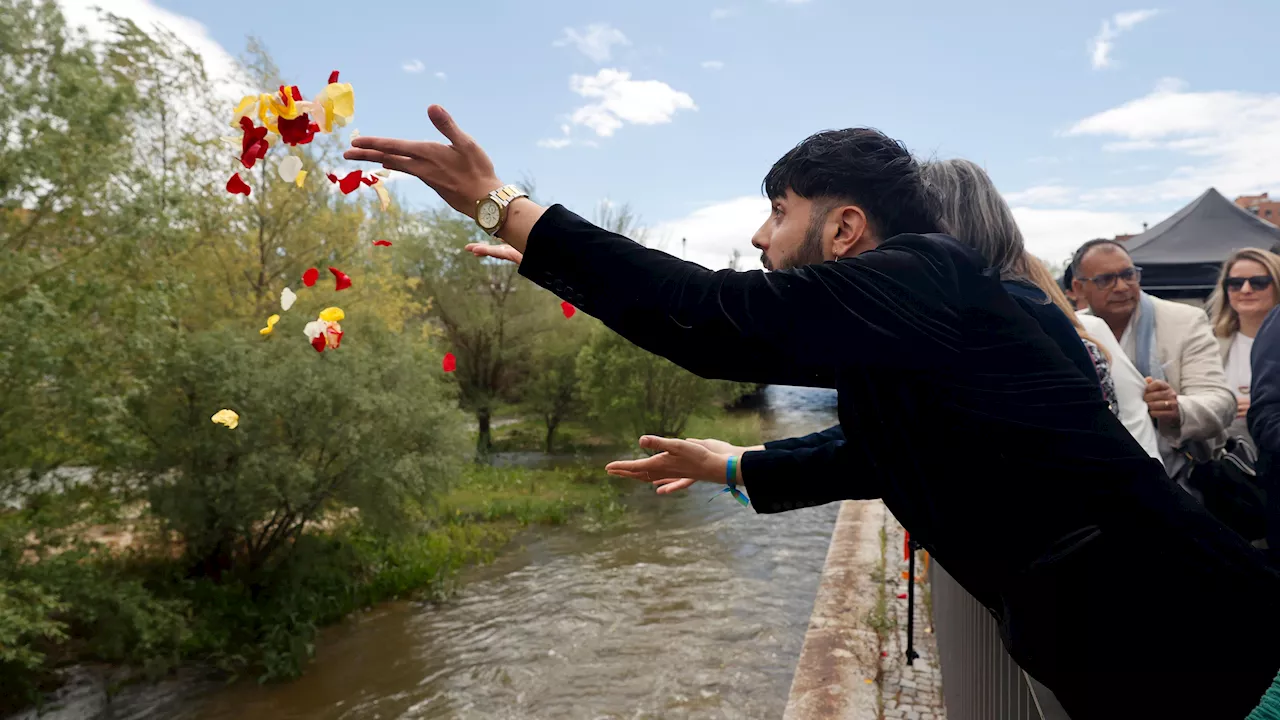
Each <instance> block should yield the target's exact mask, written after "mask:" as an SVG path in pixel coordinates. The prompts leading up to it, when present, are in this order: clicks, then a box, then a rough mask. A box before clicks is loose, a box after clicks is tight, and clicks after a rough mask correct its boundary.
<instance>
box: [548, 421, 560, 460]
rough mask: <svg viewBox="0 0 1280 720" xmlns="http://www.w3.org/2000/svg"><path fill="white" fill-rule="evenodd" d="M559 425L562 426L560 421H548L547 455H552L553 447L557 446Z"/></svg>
mask: <svg viewBox="0 0 1280 720" xmlns="http://www.w3.org/2000/svg"><path fill="white" fill-rule="evenodd" d="M559 425H560V422H559V421H554V422H553V421H551V420H548V421H547V445H546V449H547V454H548V455H550V454H551V451H552V447H553V445H554V444H555V439H556V428H557V427H558V426H559Z"/></svg>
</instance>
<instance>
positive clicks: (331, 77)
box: [329, 70, 338, 85]
mask: <svg viewBox="0 0 1280 720" xmlns="http://www.w3.org/2000/svg"><path fill="white" fill-rule="evenodd" d="M336 82H338V71H337V70H334V71H333V72H331V73H329V84H330V85H332V84H334V83H336Z"/></svg>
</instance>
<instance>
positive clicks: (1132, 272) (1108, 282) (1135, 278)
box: [1080, 265, 1142, 290]
mask: <svg viewBox="0 0 1280 720" xmlns="http://www.w3.org/2000/svg"><path fill="white" fill-rule="evenodd" d="M1117 280H1123V281H1125V282H1142V268H1140V267H1138V266H1137V265H1134V266H1133V267H1131V268H1126V269H1124V270H1121V271H1120V272H1116V273H1103V274H1102V275H1094V276H1093V277H1087V278H1080V281H1081V282H1091V283H1093V284H1094V286H1095V287H1097V288H1098V289H1099V290H1110V289H1111V288H1113V287H1115V284H1116V281H1117Z"/></svg>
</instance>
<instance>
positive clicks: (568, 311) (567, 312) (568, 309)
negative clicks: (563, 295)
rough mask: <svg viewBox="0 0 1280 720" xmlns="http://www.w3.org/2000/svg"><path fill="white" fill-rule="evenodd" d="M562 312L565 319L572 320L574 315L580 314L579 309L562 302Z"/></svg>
mask: <svg viewBox="0 0 1280 720" xmlns="http://www.w3.org/2000/svg"><path fill="white" fill-rule="evenodd" d="M560 312H562V313H564V316H565V317H567V318H571V317H573V314H574V313H576V312H578V309H577V308H575V307H574V306H573V305H571V304H569V303H568V302H562V303H560Z"/></svg>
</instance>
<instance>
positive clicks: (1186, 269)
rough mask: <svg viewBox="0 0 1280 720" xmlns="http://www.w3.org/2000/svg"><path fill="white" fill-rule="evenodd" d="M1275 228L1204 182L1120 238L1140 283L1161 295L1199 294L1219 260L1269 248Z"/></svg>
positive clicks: (1278, 234) (1208, 287)
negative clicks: (1163, 215) (1185, 200)
mask: <svg viewBox="0 0 1280 720" xmlns="http://www.w3.org/2000/svg"><path fill="white" fill-rule="evenodd" d="M1277 243H1280V228H1278V227H1276V226H1275V225H1272V224H1271V223H1269V222H1267V221H1266V220H1263V219H1261V218H1259V217H1257V216H1255V215H1253V214H1252V213H1250V212H1249V211H1247V210H1244V209H1243V208H1240V207H1237V206H1236V204H1235V203H1233V202H1231V201H1230V200H1228V199H1226V198H1225V197H1223V196H1222V193H1220V192H1218V191H1217V190H1215V189H1213V188H1209V189H1208V190H1206V191H1205V193H1204V194H1203V195H1201V196H1200V197H1198V198H1196V199H1195V200H1193V201H1192V202H1191V204H1189V205H1187V206H1186V207H1184V208H1182V209H1181V210H1179V211H1178V212H1176V213H1174V214H1173V215H1171V216H1169V217H1168V218H1167V219H1166V220H1164V222H1161V223H1160V224H1158V225H1156V226H1155V227H1153V228H1151V229H1150V230H1147V231H1146V232H1144V233H1142V234H1141V235H1136V236H1134V237H1132V238H1130V239H1129V241H1128V242H1126V243H1125V247H1126V248H1128V250H1129V254H1130V255H1132V256H1133V262H1134V264H1135V265H1138V266H1140V267H1141V268H1142V289H1143V290H1146V291H1147V292H1149V293H1151V294H1152V295H1156V296H1158V297H1164V298H1170V299H1174V298H1203V297H1205V296H1207V295H1208V294H1209V293H1210V292H1211V291H1212V290H1213V286H1214V283H1215V282H1217V280H1218V271H1219V269H1220V268H1221V266H1222V261H1223V260H1226V259H1227V256H1228V255H1230V254H1231V253H1232V252H1234V251H1236V250H1239V249H1240V248H1246V247H1256V248H1262V249H1264V250H1270V249H1271V248H1272V247H1275V246H1276V244H1277Z"/></svg>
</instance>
